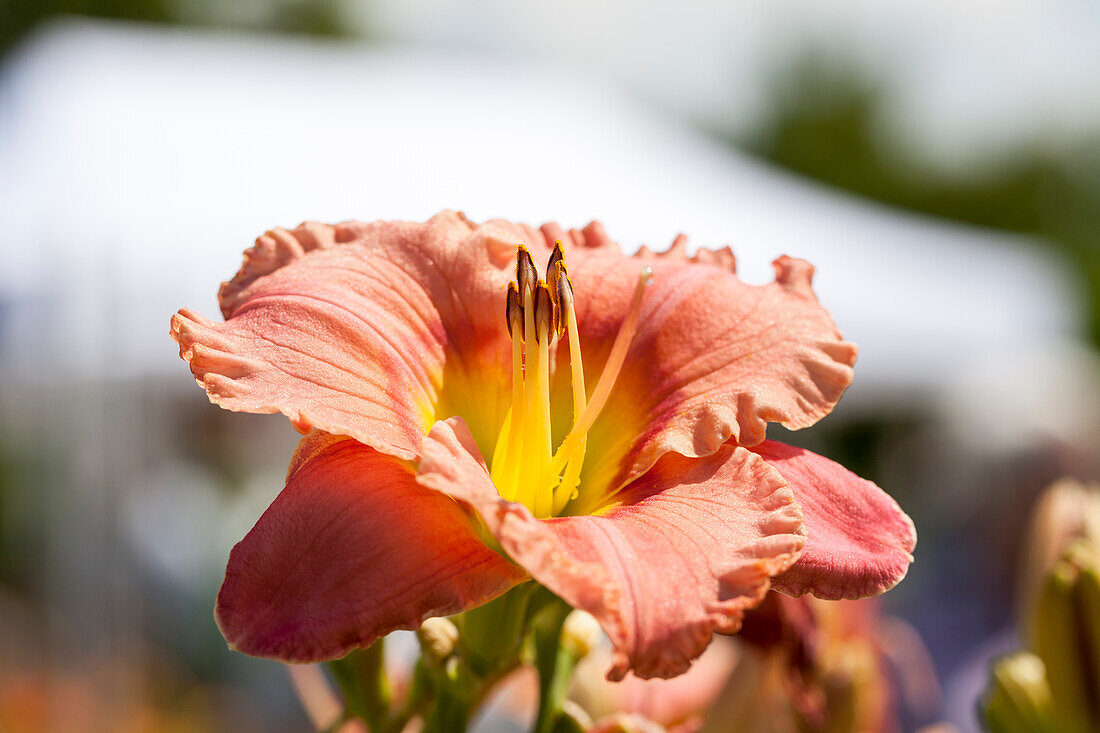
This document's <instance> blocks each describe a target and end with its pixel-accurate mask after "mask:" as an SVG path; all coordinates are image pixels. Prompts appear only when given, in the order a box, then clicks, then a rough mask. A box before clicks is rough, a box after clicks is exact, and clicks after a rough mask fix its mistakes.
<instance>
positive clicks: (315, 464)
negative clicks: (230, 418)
mask: <svg viewBox="0 0 1100 733" xmlns="http://www.w3.org/2000/svg"><path fill="white" fill-rule="evenodd" d="M555 240H560V241H561V242H562V243H563V245H562V247H561V249H560V250H559V251H558V252H557V253H556V254H554V253H552V251H551V250H552V248H553V246H554V242H555ZM520 243H522V244H524V245H525V246H526V247H525V248H521V249H520V250H519V251H518V262H519V264H518V270H517V244H520ZM528 252H529V253H530V254H529V255H528ZM563 254H564V262H563V264H557V262H558V261H559V260H561V257H562V255H563ZM536 262H537V263H547V262H549V266H548V268H547V269H546V279H545V282H543V281H542V280H540V279H539V278H538V273H539V269H541V268H539V267H536V266H535V265H534V263H536ZM775 269H776V280H775V281H774V282H772V283H769V284H767V285H763V286H753V285H747V284H745V283H743V282H742V281H740V280H739V279H738V278H737V277H736V275H735V274H734V259H733V255H732V254H731V253H730V252H729V250H728V249H726V250H722V251H719V252H711V251H706V250H703V251H700V252H699V253H698V254H696V255H695V256H693V257H688V256H687V255H686V253H685V251H684V240H683V238H678V239H677V241H676V242H675V243H674V245H673V248H672V249H671V250H670V251H669V252H667V253H662V254H656V255H655V254H652V253H650V252H648V251H645V250H643V251H642V252H640V253H639V254H637V255H635V256H632V257H627V256H624V255H623V254H622V253H621V251H620V250H619V248H618V247H617V245H615V244H614V243H613V242H612V241H611V240H609V239H608V237H607V236H606V235H605V234H604V232H603V229H602V228H601V227H600V225H599V224H595V223H593V224H590V225H589V226H588V227H586V228H585V229H584V230H583V231H577V230H572V231H569V232H565V231H563V230H562V229H560V228H559V227H557V226H556V225H546V226H544V227H542V229H541V230H539V229H533V228H530V227H527V226H522V225H516V224H511V223H508V222H503V221H493V222H488V223H486V224H483V225H481V226H476V225H474V224H472V223H471V222H469V221H468V220H467V219H465V218H464V217H463V216H462V215H461V214H456V213H451V212H444V213H442V214H439V215H438V216H436V217H434V218H432V219H431V220H430V221H428V222H426V223H423V224H419V223H404V222H376V223H373V224H362V223H355V222H352V223H346V224H340V225H337V226H326V225H321V224H304V225H302V226H301V227H299V228H298V229H295V230H294V231H292V232H291V231H285V230H274V231H272V232H269V233H268V234H266V235H264V236H262V237H260V238H259V239H258V240H257V242H256V245H255V246H254V247H253V248H252V249H251V250H249V251H248V252H247V253H246V255H245V263H244V266H243V267H242V268H241V270H240V272H238V274H237V275H236V277H234V278H233V280H232V281H230V282H228V283H226V284H224V285H223V286H222V289H221V293H220V301H221V307H222V313H223V315H224V316H225V319H226V320H225V322H223V323H218V322H214V321H211V320H208V319H206V318H203V317H202V316H199V315H198V314H196V313H194V312H192V311H190V310H182V311H180V312H179V313H178V314H177V315H176V316H174V317H173V319H172V336H173V338H174V339H175V340H176V341H177V342H178V343H179V346H180V355H181V356H182V357H183V358H184V359H186V360H187V361H188V362H189V363H190V366H191V370H192V373H193V374H194V375H195V378H196V379H197V380H198V382H199V384H200V385H201V386H203V387H204V388H205V390H206V392H207V394H208V395H209V396H210V399H211V400H212V401H213V402H215V403H217V404H219V405H221V406H222V407H225V408H227V409H231V410H242V411H249V412H264V413H273V412H282V413H283V414H285V415H287V416H288V417H289V418H290V419H291V421H292V422H293V423H294V425H295V426H296V427H297V428H298V429H299V430H301V431H302V432H306V433H308V434H307V435H306V437H304V438H303V439H302V442H301V444H300V445H299V447H298V449H297V451H296V452H295V455H294V457H293V459H292V460H291V465H290V469H289V471H288V474H287V482H286V487H285V489H284V490H283V491H282V493H281V494H280V495H279V496H278V497H277V498H276V500H275V501H274V502H273V503H272V505H271V506H270V507H269V509H268V510H267V511H266V512H265V513H264V515H263V516H262V517H261V518H260V520H259V521H258V522H257V524H256V526H255V527H254V528H253V529H252V531H251V532H249V534H248V535H247V536H246V537H245V538H244V540H242V541H241V542H240V543H239V544H238V545H237V546H236V547H235V548H234V550H233V552H232V554H231V556H230V559H229V565H228V568H227V570H226V578H225V582H224V584H223V586H222V588H221V591H220V592H219V595H218V602H217V609H216V615H217V620H218V623H219V626H220V628H221V629H222V632H223V633H224V635H225V637H226V639H227V640H228V641H229V643H230V645H231V646H233V647H234V648H236V649H239V650H240V651H242V652H245V653H248V654H253V655H258V656H267V657H273V658H276V659H282V660H286V661H318V660H324V659H333V658H336V657H340V656H342V655H344V654H346V653H347V652H348V651H350V650H351V649H353V648H355V647H358V646H365V645H368V644H370V643H371V642H372V641H374V640H375V639H376V638H378V637H380V636H382V635H384V634H386V633H389V632H390V631H393V630H395V629H402V628H416V627H418V626H419V624H420V622H421V621H422V620H423V619H424V618H426V617H429V616H441V615H448V614H453V613H457V612H460V611H463V610H465V609H469V608H472V607H474V606H477V605H480V604H482V603H484V602H486V601H488V600H490V599H492V598H493V597H495V596H497V595H499V594H501V593H503V592H504V591H505V590H507V589H508V588H510V587H512V586H513V585H515V584H517V583H519V582H522V581H524V580H527V579H529V578H533V579H535V580H536V581H538V582H539V583H541V584H542V585H544V586H546V587H547V588H549V589H550V590H552V591H553V592H554V593H556V594H557V595H559V596H560V597H561V598H563V599H564V600H565V601H567V602H568V603H570V604H571V605H573V606H575V607H577V608H582V609H584V610H587V611H589V612H590V613H592V614H593V615H594V616H595V617H596V618H597V619H598V620H599V622H600V624H601V625H602V626H603V628H604V630H605V631H606V632H607V634H608V636H609V637H610V639H611V641H612V644H613V647H614V655H613V660H612V666H611V671H610V672H609V676H610V677H612V678H614V679H620V678H622V677H623V676H625V675H626V673H627V672H628V671H633V672H634V674H635V675H637V676H639V677H643V678H645V677H670V676H674V675H677V674H680V673H682V672H684V671H685V670H686V669H687V668H688V666H689V665H690V663H691V661H692V660H693V659H694V658H696V657H697V656H699V654H700V653H701V652H702V651H703V649H704V648H706V646H707V644H708V643H709V641H710V639H711V636H712V634H713V633H714V632H722V633H730V632H734V631H736V630H737V629H738V627H739V625H740V621H741V617H742V614H743V612H744V611H745V610H746V609H747V608H751V607H752V606H754V605H756V604H757V603H759V602H760V600H761V599H762V598H763V596H764V594H765V593H766V591H767V590H768V589H769V587H772V588H777V589H779V590H782V591H784V592H788V593H792V594H802V593H813V594H814V595H816V596H818V597H821V598H858V597H863V596H867V595H874V594H877V593H880V592H882V591H884V590H886V589H888V588H890V587H891V586H893V585H894V584H895V583H897V582H898V581H899V580H900V579H901V578H902V577H903V576H904V574H905V572H906V569H907V568H908V565H909V562H910V561H911V555H910V553H911V551H912V549H913V546H914V543H915V534H914V531H913V527H912V523H911V522H910V521H909V519H908V517H906V516H905V514H904V513H902V512H901V510H900V509H899V508H898V507H897V505H896V504H895V503H894V501H893V500H892V499H891V498H890V497H889V496H888V495H886V494H885V493H883V492H882V491H881V490H879V489H878V488H877V487H876V486H875V485H874V484H872V483H870V482H868V481H864V480H862V479H860V478H858V477H857V476H855V475H853V474H851V473H850V472H848V471H846V470H845V469H844V468H842V467H841V466H839V465H837V464H835V463H833V462H831V461H829V460H827V459H825V458H822V457H821V456H817V455H814V454H812V453H809V452H806V451H803V450H800V449H796V448H792V447H789V446H785V445H782V444H779V443H775V442H773V441H766V440H764V438H765V429H766V425H767V423H768V422H778V423H780V424H782V425H784V426H786V427H788V428H792V429H794V428H802V427H807V426H809V425H811V424H813V423H814V422H816V421H817V420H819V419H820V418H822V417H824V416H825V415H826V414H828V412H829V411H830V410H831V409H832V407H833V405H834V404H835V403H836V401H837V400H838V399H839V398H840V396H841V394H842V393H843V391H844V389H845V388H846V387H847V386H848V384H849V382H850V381H851V376H852V368H851V367H852V364H853V363H854V361H855V356H856V349H855V346H853V345H852V344H850V343H847V342H845V341H843V340H842V338H841V337H840V334H839V333H838V332H837V330H836V328H835V326H834V325H833V323H832V321H831V320H830V318H829V316H828V314H827V313H826V312H825V311H824V309H822V308H821V306H820V305H819V304H818V303H817V301H816V299H815V298H814V296H813V293H812V291H811V289H810V279H811V275H812V268H811V267H810V265H808V264H807V263H805V262H802V261H800V260H794V259H790V258H787V257H783V258H780V259H779V260H777V261H776V262H775ZM513 277H517V278H518V283H517V284H516V285H514V286H511V287H510V285H509V281H510V280H511V279H512V278H513Z"/></svg>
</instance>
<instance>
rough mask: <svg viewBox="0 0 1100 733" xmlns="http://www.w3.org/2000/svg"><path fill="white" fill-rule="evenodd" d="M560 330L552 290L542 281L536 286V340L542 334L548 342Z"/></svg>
mask: <svg viewBox="0 0 1100 733" xmlns="http://www.w3.org/2000/svg"><path fill="white" fill-rule="evenodd" d="M557 329H558V308H557V306H556V305H555V304H554V299H553V298H552V297H551V296H550V288H548V287H547V286H546V283H545V282H543V281H542V280H539V281H538V285H536V286H535V338H536V339H537V340H540V341H541V339H540V338H539V336H540V334H546V338H547V340H549V339H550V338H552V337H553V335H554V334H555V333H556V332H557Z"/></svg>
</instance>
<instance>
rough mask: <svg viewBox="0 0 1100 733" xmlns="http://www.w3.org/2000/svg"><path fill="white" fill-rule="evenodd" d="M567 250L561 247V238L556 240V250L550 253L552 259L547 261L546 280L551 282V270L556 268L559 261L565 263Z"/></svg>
mask: <svg viewBox="0 0 1100 733" xmlns="http://www.w3.org/2000/svg"><path fill="white" fill-rule="evenodd" d="M564 260H565V250H563V249H562V248H561V240H560V239H555V240H554V251H553V252H551V253H550V260H549V261H548V262H547V263H546V282H547V283H549V282H550V271H551V270H553V269H554V265H556V264H558V263H559V262H562V263H564Z"/></svg>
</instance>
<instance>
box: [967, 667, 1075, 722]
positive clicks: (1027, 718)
mask: <svg viewBox="0 0 1100 733" xmlns="http://www.w3.org/2000/svg"><path fill="white" fill-rule="evenodd" d="M981 712H982V716H983V717H984V718H985V723H986V726H987V728H988V730H989V731H990V733H1025V732H1026V733H1056V732H1057V731H1059V730H1061V728H1059V727H1058V724H1057V721H1056V720H1055V718H1054V699H1053V696H1052V695H1051V690H1050V685H1049V684H1048V683H1047V678H1046V669H1045V667H1044V666H1043V661H1042V660H1041V659H1040V658H1039V657H1037V656H1035V655H1034V654H1031V653H1030V652H1017V653H1015V654H1011V655H1009V656H1007V657H1002V658H1001V659H999V660H998V661H997V662H996V663H994V665H993V668H992V674H991V675H990V681H989V687H988V688H987V690H986V694H985V696H984V698H983V700H982V702H981Z"/></svg>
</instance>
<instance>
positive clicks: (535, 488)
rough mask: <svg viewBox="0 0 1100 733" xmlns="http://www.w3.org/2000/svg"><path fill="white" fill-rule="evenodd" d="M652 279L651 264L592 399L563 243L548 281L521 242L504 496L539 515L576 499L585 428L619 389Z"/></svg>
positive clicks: (510, 303) (503, 440) (502, 444)
mask: <svg viewBox="0 0 1100 733" xmlns="http://www.w3.org/2000/svg"><path fill="white" fill-rule="evenodd" d="M651 278H652V272H651V270H650V269H649V268H648V267H646V268H643V269H642V271H641V272H640V273H639V275H638V285H637V287H636V288H635V290H634V298H633V300H632V301H631V304H630V310H629V311H628V312H627V315H626V318H625V319H624V320H623V323H622V325H621V326H620V327H619V333H618V334H617V335H616V336H615V341H614V342H613V343H612V345H611V351H610V353H609V354H608V357H607V363H606V364H605V365H604V368H603V372H602V373H601V374H600V377H599V379H598V380H596V387H595V389H593V390H592V394H591V396H589V395H588V394H587V392H586V390H585V384H584V367H583V363H582V361H581V342H580V334H579V333H578V331H577V316H576V312H575V310H574V307H573V284H572V283H571V282H570V280H569V275H568V273H567V272H566V266H565V254H564V252H563V251H562V246H561V242H560V241H557V242H555V243H554V251H553V253H552V254H551V255H550V260H549V262H548V264H547V266H546V279H545V280H542V279H540V278H539V276H538V270H536V269H535V263H534V261H533V260H532V259H531V253H530V252H528V251H527V248H526V247H524V246H523V245H522V244H521V245H519V246H518V247H517V252H516V279H515V280H514V281H513V282H511V283H509V284H508V300H507V303H506V306H505V317H506V320H507V324H508V332H509V334H510V335H511V337H512V405H511V407H510V408H509V409H508V414H507V415H505V417H504V423H503V424H502V425H501V428H500V435H499V436H498V437H497V443H496V448H495V449H494V451H493V461H492V467H491V470H490V475H491V477H492V479H493V483H494V484H496V487H497V490H498V491H500V495H501V496H503V497H504V498H505V499H509V500H510V501H518V502H521V503H522V504H524V505H525V506H526V507H527V508H528V509H530V510H531V513H532V514H534V515H535V516H536V517H550V516H556V515H558V514H560V513H561V512H562V511H563V510H564V509H565V505H566V504H568V503H569V501H570V500H571V499H575V498H576V497H577V494H578V485H579V483H580V475H581V467H582V466H583V465H584V455H585V449H586V446H587V439H588V431H589V430H590V429H591V428H592V425H593V424H594V423H595V422H596V418H597V417H598V416H599V414H600V411H601V410H602V409H603V407H604V405H605V404H607V398H608V397H610V395H611V390H612V388H613V387H614V386H615V380H616V378H617V377H618V375H619V372H620V371H621V370H622V366H623V360H624V359H625V358H626V352H627V350H628V349H629V348H630V342H631V340H632V339H633V338H634V333H635V332H636V331H637V329H638V317H639V314H640V313H641V306H642V296H643V295H644V293H645V286H646V285H647V284H648V283H649V281H650V279H651ZM563 337H565V338H567V340H568V343H569V369H570V376H571V389H572V392H573V426H572V428H570V430H569V432H568V434H566V436H565V438H564V439H563V440H562V441H561V443H560V444H559V445H558V447H557V450H556V451H555V450H554V447H553V445H552V442H551V435H552V432H551V425H550V356H549V349H550V344H551V343H552V341H553V340H554V339H561V338H563Z"/></svg>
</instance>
